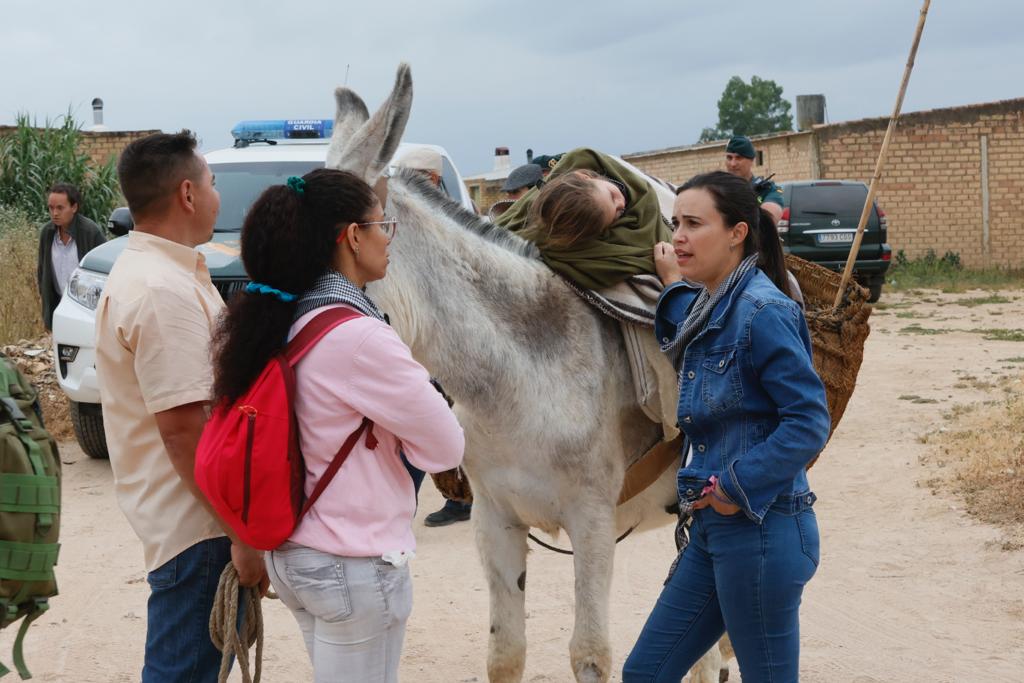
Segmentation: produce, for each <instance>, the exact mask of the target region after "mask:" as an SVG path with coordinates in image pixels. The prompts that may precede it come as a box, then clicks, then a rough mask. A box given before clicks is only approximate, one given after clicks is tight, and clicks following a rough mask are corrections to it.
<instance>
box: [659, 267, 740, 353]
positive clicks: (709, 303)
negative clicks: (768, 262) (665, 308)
mask: <svg viewBox="0 0 1024 683" xmlns="http://www.w3.org/2000/svg"><path fill="white" fill-rule="evenodd" d="M757 256H758V255H757V254H751V255H750V256H748V257H747V258H745V259H743V261H741V262H740V265H738V266H736V270H734V271H732V272H731V273H730V274H729V277H727V278H725V280H724V281H723V282H722V284H720V285H718V287H717V288H716V289H715V293H714V294H711V293H709V292H708V290H707V288H704V289H702V290H700V294H699V295H698V296H697V301H696V303H694V304H693V308H691V309H690V313H689V315H687V316H686V322H684V323H683V324H682V325H680V327H679V331H678V332H677V333H676V338H675V339H673V340H672V341H670V342H669V343H667V344H662V346H661V350H662V351H664V352H665V353H667V354H668V355H669V357H670V358H672V359H674V362H675V364H676V366H677V367H678V362H676V361H675V359H678V358H680V357H682V355H683V351H685V350H686V347H687V345H688V344H689V343H690V342H691V341H693V340H694V338H695V337H696V336H697V335H698V334H700V332H701V330H703V329H704V327H705V326H706V325H707V324H708V320H710V319H711V314H712V313H713V312H714V310H715V306H717V305H718V302H719V301H721V300H722V299H724V298H725V297H726V296H728V294H729V292H730V291H732V288H733V287H735V286H736V283H737V282H739V281H740V280H742V279H743V276H744V275H746V274H747V273H748V272H750V271H751V270H753V269H754V268H755V267H756V266H757Z"/></svg>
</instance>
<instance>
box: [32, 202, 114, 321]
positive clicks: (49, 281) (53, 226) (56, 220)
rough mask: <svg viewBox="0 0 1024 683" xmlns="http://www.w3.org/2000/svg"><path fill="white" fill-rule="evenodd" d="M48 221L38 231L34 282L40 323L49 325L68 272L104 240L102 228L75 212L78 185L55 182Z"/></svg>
mask: <svg viewBox="0 0 1024 683" xmlns="http://www.w3.org/2000/svg"><path fill="white" fill-rule="evenodd" d="M46 204H47V209H48V210H49V212H50V222H49V223H47V224H46V225H44V226H43V228H42V230H41V231H40V233H39V258H38V260H37V261H36V283H37V284H38V286H39V299H40V300H41V301H42V304H43V324H44V325H46V329H47V330H51V329H53V312H54V311H55V310H56V309H57V304H59V303H60V298H61V297H62V296H64V290H65V289H67V286H68V281H69V280H70V279H71V273H72V272H74V270H75V268H77V267H78V263H79V261H81V260H82V257H83V256H85V255H86V254H88V253H89V251H90V250H92V249H93V248H95V247H97V246H99V245H101V244H103V243H104V242H106V238H105V237H103V231H102V230H100V228H99V226H98V225H96V224H95V223H93V222H92V221H91V220H89V219H88V218H86V217H85V216H82V215H81V214H79V213H78V208H79V207H80V206H81V204H82V197H81V195H80V194H79V193H78V188H76V187H75V186H74V185H69V184H68V183H57V184H56V185H54V186H53V187H51V188H50V192H49V196H48V197H47V201H46Z"/></svg>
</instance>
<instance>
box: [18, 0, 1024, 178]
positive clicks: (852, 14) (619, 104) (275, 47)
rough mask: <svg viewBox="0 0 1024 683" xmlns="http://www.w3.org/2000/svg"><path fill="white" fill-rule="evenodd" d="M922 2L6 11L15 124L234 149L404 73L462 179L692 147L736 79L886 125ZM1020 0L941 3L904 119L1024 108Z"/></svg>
mask: <svg viewBox="0 0 1024 683" xmlns="http://www.w3.org/2000/svg"><path fill="white" fill-rule="evenodd" d="M920 8H921V0H860V1H858V2H836V1H834V0H774V1H771V2H769V1H765V0H758V1H748V0H733V1H732V2H712V1H707V0H705V1H703V2H693V1H692V0H665V1H658V2H656V1H653V0H651V1H648V0H619V1H617V2H607V1H604V0H591V1H589V2H571V1H569V0H562V1H559V0H544V1H543V2H537V1H535V0H518V1H517V2H508V1H505V2H491V1H490V0H477V1H475V2H474V1H472V0H461V1H460V0H433V1H432V2H411V1H406V0H389V1H388V0H366V1H364V2H347V1H342V0H336V1H333V2H331V1H327V0H306V1H305V2H285V1H282V0H276V1H275V2H269V1H267V0H246V1H245V2H242V1H241V0H204V1H202V2H196V1H193V0H174V1H173V2H167V1H164V2H139V1H136V2H127V1H124V2H122V1H115V0H92V1H91V2H71V1H70V0H49V1H48V2H45V3H43V2H39V3H27V2H21V1H10V0H0V16H2V17H3V21H2V23H0V64H2V65H3V67H2V70H0V74H2V75H0V124H9V123H12V122H13V121H14V118H15V115H16V114H17V113H18V112H28V113H30V114H33V115H36V116H38V117H39V119H40V120H42V119H44V118H46V117H54V116H58V115H60V114H62V113H64V112H65V111H67V109H68V107H69V106H70V107H71V109H72V111H73V112H74V113H75V114H76V116H77V117H78V118H79V119H80V120H84V121H86V122H87V123H91V120H92V118H91V117H92V110H91V107H90V102H91V101H92V99H93V98H94V97H102V98H103V100H104V102H105V103H106V115H105V116H106V121H105V122H106V124H107V125H108V126H109V127H110V128H111V129H115V130H130V129H143V128H147V129H148V128H160V129H163V130H166V131H171V130H177V129H180V128H183V127H187V128H191V129H193V130H195V131H196V132H197V133H198V134H199V135H200V137H201V138H202V142H203V147H204V149H207V150H209V149H216V148H218V147H224V146H228V145H229V144H230V142H231V137H230V133H229V131H230V129H231V127H232V126H233V125H234V124H235V123H236V122H237V121H239V120H241V119H252V118H303V117H314V118H319V117H331V116H332V115H333V98H332V94H331V93H332V90H333V88H334V86H335V85H338V84H341V83H342V82H344V80H345V74H346V70H348V73H349V75H348V84H349V86H351V87H353V88H354V89H355V90H356V91H357V92H359V93H360V94H362V95H363V97H364V98H365V99H366V101H367V104H368V105H369V106H370V108H371V110H372V109H373V108H375V107H376V106H377V104H378V103H379V102H380V101H381V100H382V99H383V97H384V96H385V95H386V94H387V92H388V90H389V88H390V87H391V84H392V81H393V77H394V71H395V68H396V66H397V65H398V63H399V62H400V61H408V62H409V63H410V64H411V66H412V73H413V82H414V88H415V99H414V104H413V111H412V116H411V118H410V122H409V126H408V128H407V130H406V139H407V140H409V141H414V142H431V143H435V144H440V145H443V146H445V147H446V148H447V149H448V150H449V152H450V153H451V154H452V156H453V157H454V159H455V161H456V163H457V164H458V165H459V167H460V169H461V170H462V172H463V174H464V175H471V174H476V173H481V172H485V171H487V170H489V169H490V168H491V166H492V155H493V151H494V148H495V147H496V146H499V145H500V146H507V147H509V148H510V149H511V153H512V160H513V163H514V164H518V163H523V162H525V150H526V148H528V147H532V148H533V149H534V150H536V151H537V153H554V152H557V151H562V150H565V149H569V148H572V147H577V146H581V145H587V146H592V147H597V148H599V149H602V150H605V151H609V152H614V153H619V154H623V153H628V152H637V151H644V150H650V149H658V148H662V147H671V146H676V145H683V144H690V143H692V142H694V141H695V140H696V139H697V137H698V135H699V134H700V130H701V128H703V127H704V126H710V125H713V124H714V123H715V122H716V120H717V115H718V114H717V107H716V102H717V100H718V98H719V96H720V95H721V92H722V89H723V88H724V86H725V83H726V81H727V80H728V79H729V78H730V77H731V76H733V75H739V76H741V77H742V78H744V79H745V80H748V79H749V78H750V76H752V75H758V76H760V77H762V78H769V79H773V80H775V81H776V82H777V83H779V84H780V85H781V86H782V87H783V88H784V95H785V96H786V97H787V98H788V99H789V100H790V101H793V100H794V98H795V96H796V95H797V94H805V93H823V94H824V95H825V96H826V98H827V114H828V119H829V120H830V121H842V120H849V119H856V118H863V117H868V116H887V115H888V114H889V112H890V111H891V109H892V105H893V102H894V100H895V96H896V91H897V88H898V85H899V79H900V76H901V74H902V70H903V66H904V64H905V61H906V57H907V52H908V49H909V47H910V42H911V38H912V36H913V31H914V27H915V25H916V22H917V17H918V12H919V11H920ZM1022 26H1024V2H1021V0H935V2H933V3H932V7H931V10H930V12H929V16H928V23H927V26H926V28H925V33H924V39H923V41H922V44H921V48H920V51H919V53H918V58H917V64H916V66H915V70H914V75H913V77H912V79H911V82H910V89H909V91H908V93H907V97H906V101H905V103H904V111H914V110H920V109H931V108H935V107H946V106H954V105H960V104H970V103H975V102H986V101H991V100H999V99H1007V98H1014V97H1021V96H1024V85H1022V84H1024V80H1022V78H1021V73H1022V66H1024V40H1022V39H1021V37H1020V32H1021V27H1022Z"/></svg>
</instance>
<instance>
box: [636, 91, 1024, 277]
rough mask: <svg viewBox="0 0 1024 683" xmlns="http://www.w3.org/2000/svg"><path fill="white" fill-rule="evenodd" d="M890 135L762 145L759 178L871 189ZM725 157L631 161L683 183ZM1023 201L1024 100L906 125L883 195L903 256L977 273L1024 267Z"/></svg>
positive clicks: (799, 136)
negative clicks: (955, 259) (953, 255)
mask: <svg viewBox="0 0 1024 683" xmlns="http://www.w3.org/2000/svg"><path fill="white" fill-rule="evenodd" d="M887 126H888V118H874V119H864V120H861V121H850V122H844V123H836V124H828V125H823V126H815V127H814V129H813V130H811V131H807V132H801V133H786V134H781V135H775V136H760V137H756V138H754V146H755V147H756V148H757V149H758V150H759V151H761V152H762V153H763V161H764V163H763V164H762V165H759V166H755V167H754V173H755V174H756V175H767V174H769V173H775V174H776V176H775V177H776V179H777V180H779V181H786V180H799V179H807V178H832V179H836V180H861V181H863V182H865V183H868V182H870V180H871V175H872V174H873V173H874V168H875V162H876V161H877V158H878V152H879V150H880V149H881V145H882V138H883V137H884V136H885V130H886V127H887ZM983 146H984V147H985V148H986V152H987V187H985V185H986V184H985V182H984V178H985V175H986V174H985V173H983V164H982V148H983ZM724 156H725V143H724V142H723V143H713V144H709V145H695V146H691V147H679V148H674V149H668V150H660V151H655V152H641V153H638V154H627V155H623V157H624V158H625V159H628V160H629V161H630V162H631V163H633V164H635V165H636V166H638V167H640V168H642V169H644V170H646V171H648V172H649V173H652V174H653V175H657V176H660V177H663V178H665V179H666V180H670V181H672V182H675V183H679V182H682V181H684V180H686V179H687V178H689V177H690V176H692V175H694V174H696V173H699V172H703V171H710V170H714V169H720V168H722V167H723V161H724ZM986 190H987V192H986ZM1022 197H1024V98H1020V99H1015V100H1005V101H1002V102H991V103H986V104H976V105H968V106H964V107H952V108H948V109H935V110H930V111H922V112H913V113H909V114H904V115H903V116H902V117H901V119H900V125H899V127H898V128H897V130H896V132H895V133H894V136H893V140H892V142H891V143H890V147H889V155H888V158H887V159H886V165H885V170H884V173H883V176H882V179H881V182H880V185H879V189H878V203H879V205H880V206H881V207H882V208H883V209H884V210H885V211H886V213H887V214H888V218H889V242H890V243H891V244H892V246H893V249H894V250H899V249H903V250H904V251H906V253H907V255H908V256H909V257H911V258H915V257H919V256H922V255H924V254H925V253H926V252H927V251H928V250H929V249H932V250H934V251H935V252H936V253H937V254H939V255H940V256H941V255H942V254H944V253H945V252H946V251H953V252H957V253H959V254H960V258H961V260H962V261H963V263H964V265H966V266H968V267H972V268H978V267H987V266H1005V267H1013V268H1021V267H1024V218H1022V217H1024V212H1022V211H1021V210H1020V209H1019V208H1018V205H1019V204H1020V202H1021V198H1022ZM986 200H987V201H986ZM986 209H987V211H986Z"/></svg>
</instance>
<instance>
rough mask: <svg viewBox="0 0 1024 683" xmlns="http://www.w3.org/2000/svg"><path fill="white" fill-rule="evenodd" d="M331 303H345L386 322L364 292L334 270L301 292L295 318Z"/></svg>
mask: <svg viewBox="0 0 1024 683" xmlns="http://www.w3.org/2000/svg"><path fill="white" fill-rule="evenodd" d="M333 304H345V305H346V306H351V307H352V308H354V309H356V310H357V311H359V312H360V313H362V314H363V315H366V316H369V317H371V318H376V319H377V320H380V321H381V322H387V320H386V319H385V318H384V314H383V313H381V312H380V309H379V308H377V304H375V303H373V301H371V300H370V298H369V297H368V296H366V292H364V291H363V290H361V289H359V288H358V287H356V286H355V285H354V284H352V281H351V280H349V279H348V278H347V277H345V276H344V275H342V274H341V273H339V272H337V271H335V270H328V271H327V272H326V273H324V274H323V275H321V276H320V277H319V278H317V280H316V282H314V283H313V286H312V287H310V288H309V289H308V290H306V291H305V292H304V293H303V294H302V296H301V297H300V298H299V303H298V304H297V306H296V308H295V320H298V319H299V318H301V317H302V316H304V315H306V314H307V313H309V312H310V311H312V310H315V309H317V308H321V307H323V306H330V305H333Z"/></svg>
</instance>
